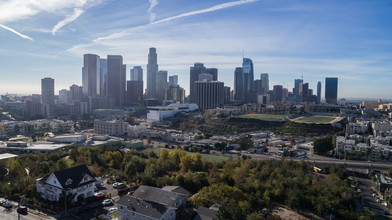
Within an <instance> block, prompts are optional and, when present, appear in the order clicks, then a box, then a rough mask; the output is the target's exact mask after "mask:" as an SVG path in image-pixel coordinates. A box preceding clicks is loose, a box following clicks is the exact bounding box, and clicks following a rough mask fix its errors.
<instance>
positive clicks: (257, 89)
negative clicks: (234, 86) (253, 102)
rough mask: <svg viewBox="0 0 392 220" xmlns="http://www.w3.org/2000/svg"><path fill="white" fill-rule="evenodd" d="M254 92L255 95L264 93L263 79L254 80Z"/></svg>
mask: <svg viewBox="0 0 392 220" xmlns="http://www.w3.org/2000/svg"><path fill="white" fill-rule="evenodd" d="M255 94H256V97H257V96H259V95H263V94H264V90H263V81H262V80H261V79H256V80H255Z"/></svg>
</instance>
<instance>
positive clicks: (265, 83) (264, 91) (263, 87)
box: [260, 73, 269, 94]
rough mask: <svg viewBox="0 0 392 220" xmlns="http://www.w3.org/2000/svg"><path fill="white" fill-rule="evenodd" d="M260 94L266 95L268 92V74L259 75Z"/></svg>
mask: <svg viewBox="0 0 392 220" xmlns="http://www.w3.org/2000/svg"><path fill="white" fill-rule="evenodd" d="M260 80H261V90H262V94H268V91H269V78H268V73H261V74H260Z"/></svg>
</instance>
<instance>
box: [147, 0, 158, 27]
mask: <svg viewBox="0 0 392 220" xmlns="http://www.w3.org/2000/svg"><path fill="white" fill-rule="evenodd" d="M148 1H149V2H150V7H149V8H148V10H147V13H148V14H149V15H150V23H152V22H154V20H155V18H156V16H157V15H156V14H155V13H153V12H152V9H154V7H155V6H157V5H158V0H148Z"/></svg>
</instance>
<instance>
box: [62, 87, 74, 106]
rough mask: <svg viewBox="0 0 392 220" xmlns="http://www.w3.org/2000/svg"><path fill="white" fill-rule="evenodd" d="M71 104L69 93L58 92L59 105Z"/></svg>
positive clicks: (64, 91)
mask: <svg viewBox="0 0 392 220" xmlns="http://www.w3.org/2000/svg"><path fill="white" fill-rule="evenodd" d="M71 102H72V96H71V92H70V91H69V90H66V89H62V90H60V91H59V103H62V104H71Z"/></svg>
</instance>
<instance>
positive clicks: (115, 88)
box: [107, 55, 126, 106]
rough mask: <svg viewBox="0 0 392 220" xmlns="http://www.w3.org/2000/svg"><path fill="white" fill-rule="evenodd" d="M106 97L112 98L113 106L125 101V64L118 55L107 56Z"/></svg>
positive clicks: (120, 104)
mask: <svg viewBox="0 0 392 220" xmlns="http://www.w3.org/2000/svg"><path fill="white" fill-rule="evenodd" d="M107 65H108V66H107V71H108V97H109V98H111V99H113V102H114V105H115V106H122V105H123V104H124V102H125V84H126V82H125V80H126V75H125V74H126V66H125V65H124V64H123V57H122V56H120V55H108V56H107Z"/></svg>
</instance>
